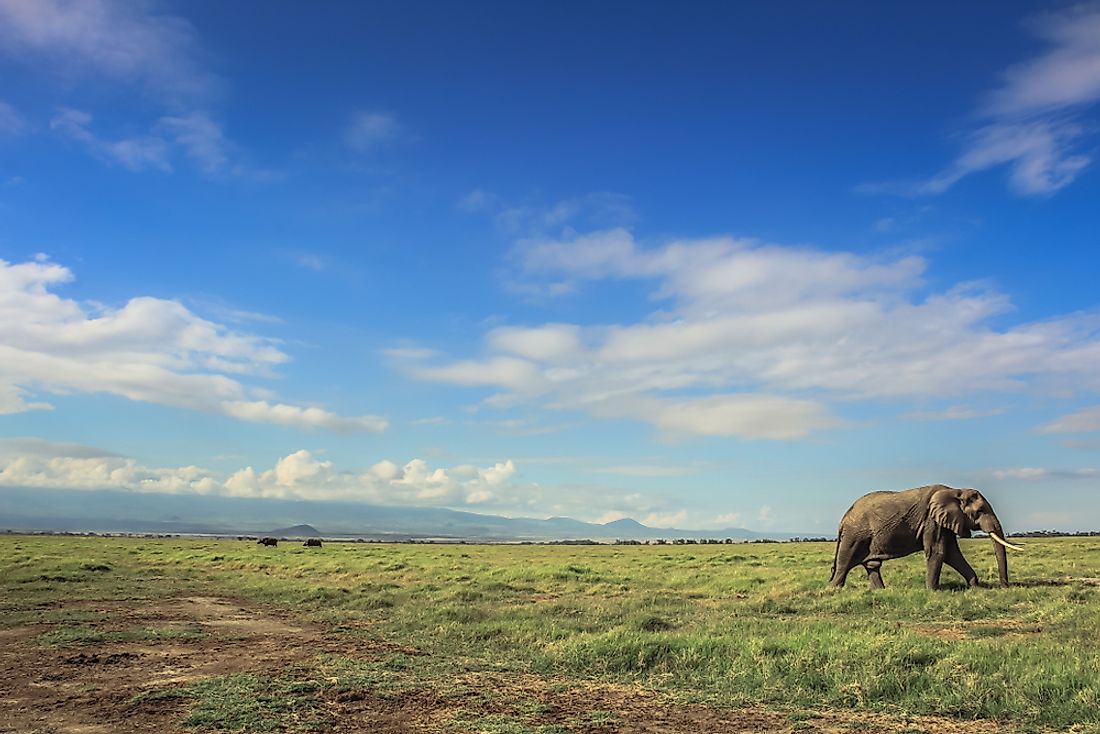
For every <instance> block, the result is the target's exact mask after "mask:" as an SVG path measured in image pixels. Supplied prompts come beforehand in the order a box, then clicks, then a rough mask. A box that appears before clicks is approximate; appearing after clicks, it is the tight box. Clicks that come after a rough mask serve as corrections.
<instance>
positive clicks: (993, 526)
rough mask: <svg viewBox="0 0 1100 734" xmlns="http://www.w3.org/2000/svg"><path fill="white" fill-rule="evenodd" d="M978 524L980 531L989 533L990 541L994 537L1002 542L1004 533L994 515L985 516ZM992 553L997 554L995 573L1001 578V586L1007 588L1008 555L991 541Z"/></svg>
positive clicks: (1001, 545) (999, 545) (1000, 544)
mask: <svg viewBox="0 0 1100 734" xmlns="http://www.w3.org/2000/svg"><path fill="white" fill-rule="evenodd" d="M978 524H979V525H980V527H981V529H982V530H984V531H985V532H987V533H989V536H990V538H991V539H992V538H993V536H996V537H998V538H1000V539H1001V540H1004V537H1005V533H1004V530H1003V529H1002V528H1001V521H1000V520H998V519H997V516H996V515H994V514H992V513H990V514H988V515H985V516H983V517H982V519H981V521H979V523H978ZM993 552H994V553H996V554H997V573H998V574H999V575H1000V577H1001V586H1008V554H1007V553H1005V547H1004V545H1003V544H1002V543H998V542H997V541H996V540H993Z"/></svg>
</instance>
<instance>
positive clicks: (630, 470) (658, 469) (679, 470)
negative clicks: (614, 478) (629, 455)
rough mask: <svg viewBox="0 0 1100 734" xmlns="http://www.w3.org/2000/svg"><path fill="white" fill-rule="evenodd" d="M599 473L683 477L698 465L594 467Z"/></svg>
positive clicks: (626, 475) (694, 470)
mask: <svg viewBox="0 0 1100 734" xmlns="http://www.w3.org/2000/svg"><path fill="white" fill-rule="evenodd" d="M594 471H596V472H597V473H600V474H618V475H620V476H624V477H683V476H687V475H689V474H695V473H696V472H697V471H699V469H698V467H694V466H685V465H682V464H677V465H662V464H620V465H617V466H604V467H599V468H598V469H595V470H594Z"/></svg>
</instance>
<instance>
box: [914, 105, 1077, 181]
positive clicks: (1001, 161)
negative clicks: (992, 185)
mask: <svg viewBox="0 0 1100 734" xmlns="http://www.w3.org/2000/svg"><path fill="white" fill-rule="evenodd" d="M1081 133H1082V129H1081V128H1080V127H1079V126H1078V125H1075V124H1071V123H1068V122H1066V121H1065V120H1037V121H1034V122H1012V123H997V124H994V125H989V126H987V127H985V128H982V129H981V130H978V131H977V132H976V133H974V134H973V135H972V136H971V138H970V141H969V143H968V145H967V149H966V150H965V151H964V152H963V153H962V154H961V155H960V156H959V157H958V158H956V159H955V162H954V163H953V164H952V165H951V166H949V167H948V168H947V169H945V170H944V171H942V172H941V173H939V174H937V175H936V176H934V177H933V178H931V179H929V180H928V181H926V182H924V183H923V184H922V185H921V186H920V187H919V188H918V193H923V194H940V193H943V192H944V191H946V190H947V189H949V188H951V187H952V186H954V185H955V184H956V183H958V181H960V180H961V179H963V178H965V177H966V176H969V175H970V174H972V173H977V172H979V171H984V170H986V169H989V168H993V167H996V166H1001V165H1007V166H1008V167H1009V171H1010V174H1009V185H1010V186H1011V187H1012V189H1013V191H1015V192H1016V193H1017V194H1020V195H1023V196H1045V195H1050V194H1053V193H1055V192H1056V191H1058V190H1059V189H1061V188H1063V187H1065V186H1068V185H1069V184H1071V183H1073V181H1074V179H1075V178H1077V174H1078V173H1080V172H1081V170H1082V169H1084V168H1085V166H1087V165H1088V164H1089V163H1090V158H1089V157H1088V156H1085V155H1080V154H1074V153H1073V152H1072V150H1073V145H1074V143H1076V141H1077V139H1078V138H1080V137H1081Z"/></svg>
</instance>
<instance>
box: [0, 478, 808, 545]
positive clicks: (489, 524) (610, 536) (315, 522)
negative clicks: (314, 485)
mask: <svg viewBox="0 0 1100 734" xmlns="http://www.w3.org/2000/svg"><path fill="white" fill-rule="evenodd" d="M303 517H308V518H309V524H308V525H307V524H303V523H302V518H303ZM271 528H279V529H277V530H271ZM5 529H12V530H61V531H94V532H135V533H209V534H217V535H277V536H283V537H287V536H297V537H316V536H318V535H323V536H326V537H339V536H345V537H362V538H378V539H394V540H400V539H410V538H422V539H433V538H434V539H440V540H487V541H517V540H586V539H587V540H599V541H612V540H656V539H666V540H674V539H676V538H696V539H725V538H731V539H733V540H756V539H764V538H771V539H776V540H783V539H786V538H791V537H795V536H796V535H803V536H804V535H807V533H801V534H799V533H776V532H757V531H753V530H748V529H745V528H723V529H721V530H691V529H680V528H652V527H649V526H647V525H643V524H642V523H640V522H638V521H637V520H632V519H630V518H623V519H621V520H614V521H612V522H609V523H604V524H599V523H589V522H582V521H580V520H575V519H573V518H569V517H551V518H548V519H538V518H528V517H515V518H512V517H501V516H499V515H479V514H477V513H473V512H462V511H459V510H448V509H442V508H433V507H393V506H384V505H367V504H359V503H352V502H310V501H302V500H278V499H254V498H243V497H219V496H211V495H179V494H171V495H169V494H152V493H139V492H125V491H107V490H104V491H84V490H65V489H50V490H45V489H37V488H3V489H0V531H3V530H5Z"/></svg>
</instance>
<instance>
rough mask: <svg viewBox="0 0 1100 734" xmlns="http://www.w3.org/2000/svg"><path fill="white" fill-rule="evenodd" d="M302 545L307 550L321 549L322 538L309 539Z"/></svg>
mask: <svg viewBox="0 0 1100 734" xmlns="http://www.w3.org/2000/svg"><path fill="white" fill-rule="evenodd" d="M302 545H304V546H305V547H306V548H320V547H321V539H320V538H307V539H306V542H304V543H302Z"/></svg>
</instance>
